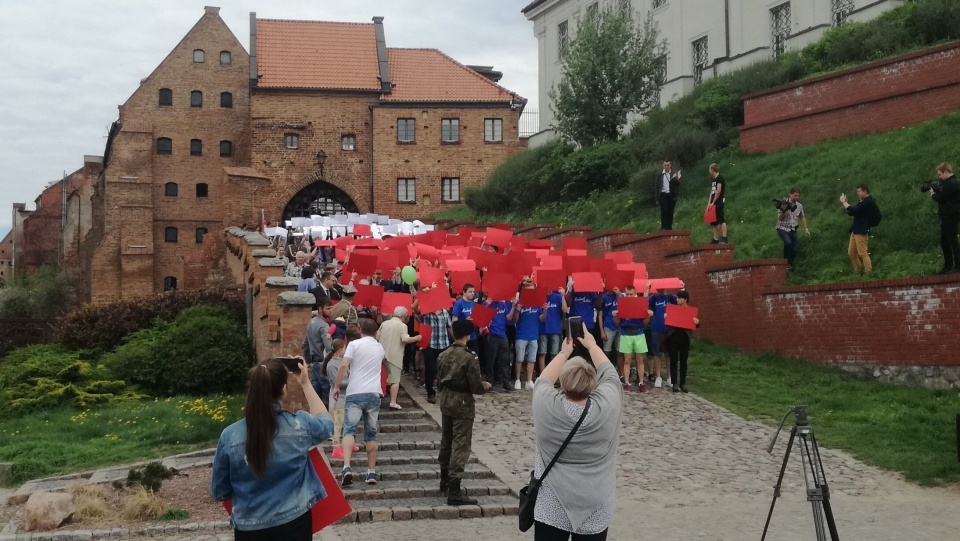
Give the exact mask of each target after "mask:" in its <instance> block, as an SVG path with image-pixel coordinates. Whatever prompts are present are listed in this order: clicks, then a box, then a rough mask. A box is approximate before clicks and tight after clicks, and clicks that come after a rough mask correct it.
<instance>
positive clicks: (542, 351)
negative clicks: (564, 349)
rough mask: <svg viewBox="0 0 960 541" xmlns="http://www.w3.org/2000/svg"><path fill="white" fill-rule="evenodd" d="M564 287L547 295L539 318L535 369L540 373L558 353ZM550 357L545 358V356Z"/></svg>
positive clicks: (564, 311) (563, 307)
mask: <svg viewBox="0 0 960 541" xmlns="http://www.w3.org/2000/svg"><path fill="white" fill-rule="evenodd" d="M541 285H542V284H541ZM564 293H565V291H564V289H563V288H562V287H561V288H558V289H557V290H556V291H551V292H550V294H548V295H547V302H546V303H544V305H543V315H542V316H541V318H542V319H541V320H540V339H539V340H538V343H537V371H538V373H540V374H542V373H543V370H544V368H545V366H546V363H548V362H550V361H552V360H553V358H554V357H555V356H556V355H557V354H558V353H560V338H561V336H562V335H563V314H566V313H567V299H566V298H565V297H564ZM548 356H549V357H550V358H549V359H547V357H548Z"/></svg>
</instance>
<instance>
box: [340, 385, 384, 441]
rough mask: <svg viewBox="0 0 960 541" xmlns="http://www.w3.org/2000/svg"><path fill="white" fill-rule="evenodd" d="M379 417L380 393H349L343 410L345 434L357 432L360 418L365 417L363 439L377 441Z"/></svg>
mask: <svg viewBox="0 0 960 541" xmlns="http://www.w3.org/2000/svg"><path fill="white" fill-rule="evenodd" d="M379 418H380V395H379V394H378V393H359V394H351V395H347V405H346V407H345V408H344V412H343V433H344V434H347V435H350V434H355V433H356V432H357V425H358V424H360V419H363V441H377V422H378V420H379Z"/></svg>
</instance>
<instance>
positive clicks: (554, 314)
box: [540, 291, 563, 334]
mask: <svg viewBox="0 0 960 541" xmlns="http://www.w3.org/2000/svg"><path fill="white" fill-rule="evenodd" d="M562 302H563V297H561V296H560V294H559V293H557V292H556V291H554V292H553V293H551V294H549V295H547V316H546V317H545V318H543V321H542V322H541V323H540V325H541V327H540V333H541V334H562V333H563V311H562V310H563V304H562Z"/></svg>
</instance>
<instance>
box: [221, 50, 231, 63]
mask: <svg viewBox="0 0 960 541" xmlns="http://www.w3.org/2000/svg"><path fill="white" fill-rule="evenodd" d="M232 60H233V59H232V58H231V57H230V51H220V64H222V65H224V66H226V65H228V64H230V62H231V61H232Z"/></svg>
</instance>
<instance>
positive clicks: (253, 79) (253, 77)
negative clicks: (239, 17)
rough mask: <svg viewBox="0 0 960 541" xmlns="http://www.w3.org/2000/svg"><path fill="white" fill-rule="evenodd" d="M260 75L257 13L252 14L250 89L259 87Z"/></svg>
mask: <svg viewBox="0 0 960 541" xmlns="http://www.w3.org/2000/svg"><path fill="white" fill-rule="evenodd" d="M259 80H260V73H259V72H258V71H257V12H256V11H251V12H250V87H251V88H253V87H255V86H257V81H259Z"/></svg>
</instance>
